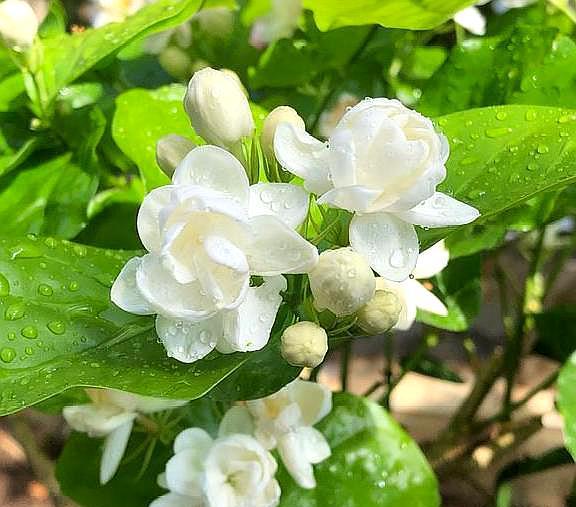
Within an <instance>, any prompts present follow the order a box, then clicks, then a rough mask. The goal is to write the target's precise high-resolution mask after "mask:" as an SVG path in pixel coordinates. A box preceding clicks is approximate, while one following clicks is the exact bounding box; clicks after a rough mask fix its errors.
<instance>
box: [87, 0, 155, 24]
mask: <svg viewBox="0 0 576 507" xmlns="http://www.w3.org/2000/svg"><path fill="white" fill-rule="evenodd" d="M152 2H154V0H94V7H93V9H94V14H93V16H92V19H91V21H92V26H94V27H95V28H99V27H101V26H104V25H107V24H109V23H119V22H121V21H124V20H125V19H126V18H127V17H128V16H132V14H135V13H136V12H138V11H139V10H140V9H142V7H144V6H145V5H147V4H150V3H152Z"/></svg>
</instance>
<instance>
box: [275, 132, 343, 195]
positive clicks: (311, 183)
mask: <svg viewBox="0 0 576 507" xmlns="http://www.w3.org/2000/svg"><path fill="white" fill-rule="evenodd" d="M274 153H275V154H276V158H277V159H278V162H280V165H281V166H282V167H284V168H285V169H286V170H287V171H290V172H291V173H292V174H295V175H296V176H299V177H300V178H302V179H303V180H304V188H306V190H308V191H309V192H314V193H315V194H323V193H325V192H327V191H328V190H330V189H331V188H332V184H331V182H330V178H329V166H328V148H327V147H326V145H325V144H324V143H322V142H321V141H318V139H315V138H314V137H312V136H311V135H310V134H308V133H307V132H306V131H305V130H303V129H299V128H297V127H295V126H294V125H291V124H289V123H280V124H279V125H278V127H277V128H276V133H275V135H274Z"/></svg>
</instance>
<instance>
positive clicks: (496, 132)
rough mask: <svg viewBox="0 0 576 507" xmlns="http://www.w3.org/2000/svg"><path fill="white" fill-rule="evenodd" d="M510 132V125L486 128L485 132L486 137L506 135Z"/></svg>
mask: <svg viewBox="0 0 576 507" xmlns="http://www.w3.org/2000/svg"><path fill="white" fill-rule="evenodd" d="M510 132H512V129H511V128H510V127H497V128H492V129H486V131H485V134H486V136H487V137H490V138H497V137H503V136H505V135H508V134H510Z"/></svg>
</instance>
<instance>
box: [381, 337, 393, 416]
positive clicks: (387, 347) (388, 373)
mask: <svg viewBox="0 0 576 507" xmlns="http://www.w3.org/2000/svg"><path fill="white" fill-rule="evenodd" d="M384 357H385V358H386V365H385V366H384V381H385V382H386V392H385V393H384V395H383V396H382V397H381V398H380V400H378V402H379V403H380V404H381V405H382V406H383V407H384V408H385V409H386V410H388V409H389V408H390V395H391V394H392V383H393V382H392V375H393V371H392V362H393V360H394V334H393V333H388V334H387V335H386V336H385V337H384Z"/></svg>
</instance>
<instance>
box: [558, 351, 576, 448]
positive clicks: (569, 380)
mask: <svg viewBox="0 0 576 507" xmlns="http://www.w3.org/2000/svg"><path fill="white" fill-rule="evenodd" d="M557 402H558V409H559V410H560V413H561V414H562V415H563V416H564V443H565V444H566V448H567V449H568V450H569V451H570V454H572V457H573V458H574V459H576V352H575V353H574V354H572V356H571V357H570V359H568V362H567V363H566V364H565V365H564V366H563V367H562V370H560V376H559V377H558V397H557Z"/></svg>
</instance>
